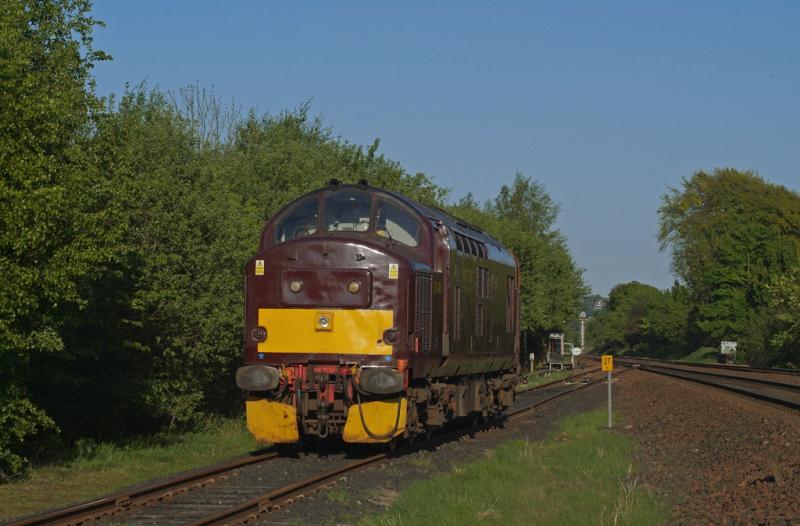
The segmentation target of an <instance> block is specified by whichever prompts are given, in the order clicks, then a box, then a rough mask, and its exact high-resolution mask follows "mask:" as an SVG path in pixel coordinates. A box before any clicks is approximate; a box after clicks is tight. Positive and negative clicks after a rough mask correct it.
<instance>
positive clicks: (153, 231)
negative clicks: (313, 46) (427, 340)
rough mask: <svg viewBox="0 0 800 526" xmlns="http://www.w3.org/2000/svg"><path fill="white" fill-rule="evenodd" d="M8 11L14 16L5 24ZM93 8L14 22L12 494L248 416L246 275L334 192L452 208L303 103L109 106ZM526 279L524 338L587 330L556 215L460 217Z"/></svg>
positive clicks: (213, 100) (8, 29) (7, 289)
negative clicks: (118, 451)
mask: <svg viewBox="0 0 800 526" xmlns="http://www.w3.org/2000/svg"><path fill="white" fill-rule="evenodd" d="M6 6H7V7H6ZM89 8H90V4H89V1H88V0H39V1H33V0H9V1H6V2H5V4H4V8H3V9H2V10H0V22H2V23H1V24H0V45H1V46H2V48H0V68H2V71H3V74H2V75H1V76H0V174H2V182H1V183H0V184H2V186H0V271H2V273H3V277H4V286H3V288H2V289H0V408H1V409H0V424H2V428H0V476H12V475H14V474H17V473H19V471H20V469H22V467H23V466H24V463H25V460H24V457H25V456H26V455H30V453H31V452H32V451H34V450H36V449H37V444H38V448H39V449H41V448H43V447H44V446H45V443H44V442H39V443H37V442H35V441H34V439H36V438H37V436H36V435H37V434H41V432H42V431H48V434H46V436H45V437H44V438H42V440H44V439H49V440H51V443H50V444H52V440H53V436H54V433H53V432H54V431H57V430H59V429H60V430H61V436H62V437H68V438H64V440H70V441H72V442H75V441H76V440H79V441H80V442H79V444H81V445H82V447H83V449H84V450H85V451H90V450H91V449H92V448H93V447H94V446H93V444H96V443H97V442H100V441H104V440H109V439H124V438H125V437H128V436H131V435H133V434H141V433H145V432H148V431H152V432H156V431H158V430H160V429H162V428H164V427H167V428H173V427H177V428H193V427H196V426H197V425H199V424H200V423H201V422H203V421H204V420H205V418H206V416H207V415H209V414H226V413H233V412H238V411H240V407H239V406H240V393H239V392H238V390H237V389H236V388H235V382H234V379H233V374H234V371H235V369H236V365H237V364H238V362H239V361H240V359H241V332H242V315H241V313H242V304H243V300H244V298H243V290H242V275H243V268H244V265H245V263H246V261H247V260H248V259H249V258H250V257H251V256H252V254H253V253H254V251H255V249H256V247H257V245H258V239H259V235H260V232H261V229H262V227H263V225H264V223H265V221H266V220H267V219H268V218H269V217H270V216H272V215H273V214H275V213H276V212H277V211H278V210H279V209H280V208H281V207H283V206H284V205H286V204H287V203H289V202H290V201H292V200H293V199H295V198H297V197H299V196H300V195H302V194H304V193H306V192H308V191H309V190H312V189H316V188H319V187H320V186H324V185H325V184H327V181H328V180H329V179H331V178H337V179H339V180H341V181H343V182H357V181H358V180H359V179H362V178H365V179H367V180H369V181H370V183H371V184H373V185H375V186H380V187H384V188H387V189H390V190H394V191H397V192H401V193H403V194H406V195H409V196H410V197H413V198H415V199H417V200H419V201H421V202H423V203H425V204H427V205H430V206H434V207H443V206H444V202H445V199H446V197H447V190H446V189H444V188H442V187H440V186H438V185H437V184H435V183H434V182H433V181H432V180H431V179H430V178H429V177H427V176H426V175H424V174H420V173H416V174H410V173H408V172H406V171H405V169H404V168H403V167H402V166H401V165H400V164H399V163H397V162H395V161H392V160H389V159H386V158H385V157H384V156H383V155H382V154H380V153H379V152H378V148H379V146H380V144H379V141H377V140H376V141H375V142H374V143H373V144H371V145H370V146H369V147H361V146H358V145H354V144H350V143H348V142H346V141H344V140H342V139H340V138H338V137H335V136H334V135H333V134H332V132H331V131H330V129H328V128H326V127H325V126H324V125H323V123H322V120H321V119H319V118H313V117H311V116H310V114H309V112H310V108H309V105H308V104H303V105H301V106H300V107H299V108H296V109H295V110H293V111H284V112H282V113H279V114H277V115H269V114H266V115H258V114H256V113H255V112H253V111H251V112H250V113H248V114H246V115H244V116H242V114H241V113H240V112H239V111H238V109H237V108H236V107H233V106H226V105H224V104H222V103H221V101H220V100H219V99H218V98H217V97H215V96H214V95H213V92H208V91H206V90H203V89H201V88H200V87H199V86H197V85H193V86H189V87H187V88H185V89H182V90H179V92H178V93H175V94H173V93H163V92H161V91H159V90H147V89H146V88H145V87H143V86H138V87H133V88H131V87H128V88H126V91H125V92H124V93H123V94H122V95H121V96H120V97H119V98H113V97H112V98H111V99H109V100H98V99H97V98H96V97H95V95H94V93H93V81H92V78H91V75H90V73H91V68H92V65H93V64H94V63H95V62H96V61H98V60H103V59H106V58H108V57H106V56H105V55H104V54H103V53H101V52H97V51H94V50H93V49H92V45H91V44H92V39H91V36H92V29H93V27H94V26H95V25H97V22H96V21H95V20H93V19H92V18H91V17H89V16H88V12H89ZM454 208H455V209H456V212H457V213H460V212H464V213H465V214H466V217H467V219H470V218H474V220H475V222H476V223H480V224H482V225H484V226H485V227H486V228H487V229H488V230H489V231H490V232H493V233H494V234H495V235H497V236H498V237H499V238H500V239H501V240H503V241H504V242H505V243H506V244H508V245H509V246H510V247H511V248H512V249H514V250H515V252H516V253H517V255H518V256H519V258H520V261H521V263H522V266H523V275H522V287H523V294H524V299H523V320H524V325H525V327H526V328H528V329H530V330H537V331H542V330H546V329H547V328H550V327H555V326H558V325H560V324H561V323H563V320H565V319H567V318H571V317H574V315H575V312H576V308H577V305H578V304H579V301H580V297H581V296H582V291H583V283H582V280H581V271H580V270H579V269H577V268H576V267H575V265H574V262H573V261H572V258H571V257H570V255H569V253H568V251H567V249H566V244H565V242H564V239H563V237H562V236H561V234H559V233H558V232H557V231H555V230H554V229H553V222H554V220H555V217H556V214H557V212H558V207H557V206H556V205H555V204H554V203H553V202H552V201H551V200H550V198H549V196H547V194H546V192H545V191H544V189H543V188H542V187H541V186H540V185H538V184H537V183H535V182H533V181H532V180H530V179H527V178H523V177H521V176H518V177H517V179H516V180H515V182H514V184H513V185H512V186H510V187H503V188H502V189H501V191H500V194H499V195H498V197H497V198H496V199H495V200H493V201H491V202H489V203H487V204H486V205H485V206H484V207H480V206H478V205H477V204H475V203H474V202H472V201H471V200H470V199H466V200H464V201H462V202H461V203H460V204H459V205H458V206H456V207H454Z"/></svg>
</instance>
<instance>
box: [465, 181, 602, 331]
mask: <svg viewBox="0 0 800 526" xmlns="http://www.w3.org/2000/svg"><path fill="white" fill-rule="evenodd" d="M450 211H451V212H452V213H453V214H454V215H456V216H458V217H461V218H463V219H466V220H467V221H470V222H472V223H474V224H476V225H478V226H480V227H482V228H484V229H485V230H486V231H488V232H489V233H491V234H492V235H493V236H495V237H496V238H497V239H499V240H500V241H501V242H502V243H503V244H504V245H505V246H506V247H508V248H509V249H511V251H512V252H513V253H514V255H515V256H516V257H517V260H518V261H519V264H520V267H521V276H520V288H521V302H520V303H521V309H520V319H521V325H522V329H523V330H526V331H530V332H532V333H534V334H537V335H542V334H544V333H546V332H548V331H551V330H555V329H562V328H563V327H564V326H565V325H566V323H567V322H568V321H569V320H572V319H574V318H575V317H576V316H577V314H578V312H579V310H580V305H581V302H582V299H583V296H584V295H585V294H586V291H587V289H586V286H585V284H584V282H583V270H582V269H580V268H578V267H577V265H576V264H575V261H574V260H573V259H572V256H571V255H570V253H569V250H568V249H567V244H566V239H565V238H564V236H563V235H562V234H561V233H560V232H558V231H557V230H555V229H554V222H555V219H556V217H557V215H558V205H556V204H555V203H553V201H552V199H551V198H550V196H549V195H548V194H547V192H546V191H545V189H544V187H543V186H541V185H540V184H539V183H537V182H535V181H533V180H532V179H530V178H528V177H524V176H523V175H521V174H517V176H516V178H515V179H514V183H513V184H512V185H511V186H506V185H504V186H503V187H502V188H501V189H500V193H499V195H498V196H497V197H496V198H495V199H494V200H491V201H488V202H487V203H485V204H484V205H483V206H481V205H479V204H478V203H477V202H476V201H475V200H474V198H473V197H472V195H471V194H470V195H467V196H466V197H465V198H463V199H461V200H460V201H459V202H457V203H456V204H455V205H454V206H452V207H450Z"/></svg>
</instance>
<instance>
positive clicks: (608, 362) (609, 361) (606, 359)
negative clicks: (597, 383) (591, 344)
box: [600, 354, 614, 429]
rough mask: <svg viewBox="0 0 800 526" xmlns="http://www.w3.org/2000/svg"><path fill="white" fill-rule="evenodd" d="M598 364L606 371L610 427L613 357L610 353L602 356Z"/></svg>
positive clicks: (609, 424)
mask: <svg viewBox="0 0 800 526" xmlns="http://www.w3.org/2000/svg"><path fill="white" fill-rule="evenodd" d="M602 360H603V361H602V362H601V363H600V366H601V368H602V371H603V372H604V373H608V428H609V429H611V371H613V370H614V357H613V356H611V355H610V354H604V355H603V356H602Z"/></svg>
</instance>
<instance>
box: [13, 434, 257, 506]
mask: <svg viewBox="0 0 800 526" xmlns="http://www.w3.org/2000/svg"><path fill="white" fill-rule="evenodd" d="M259 447H261V446H260V445H259V444H258V443H257V442H256V441H255V440H254V439H253V438H252V437H251V435H250V434H249V433H248V432H247V430H246V429H245V426H244V420H243V419H231V420H220V421H214V422H210V423H209V424H208V425H207V426H206V429H204V430H203V431H199V432H192V433H180V434H178V433H170V434H162V435H159V436H155V437H149V438H143V439H139V440H135V441H132V442H131V443H128V444H126V445H124V446H119V445H115V444H108V443H101V444H98V445H96V446H93V447H89V448H84V449H85V451H84V453H83V454H81V455H79V456H78V457H76V458H73V459H71V460H68V461H64V462H60V463H57V464H50V465H43V466H38V467H34V468H31V469H30V470H29V472H28V474H27V476H26V477H25V478H23V479H22V480H18V481H15V482H10V483H7V484H4V485H0V520H3V519H8V518H10V517H13V516H17V515H22V514H27V513H33V512H35V511H38V510H41V509H45V508H51V507H55V506H62V505H65V504H69V503H72V502H75V501H81V500H86V499H90V498H92V497H95V496H97V495H101V494H104V493H108V492H111V491H114V490H115V489H119V488H123V487H125V486H128V485H131V484H136V483H139V482H143V481H146V480H149V479H152V478H157V477H162V476H166V475H169V474H172V473H176V472H180V471H185V470H188V469H192V468H196V467H200V466H205V465H208V464H213V463H215V462H219V461H222V460H224V459H227V458H230V457H234V456H238V455H241V454H244V453H246V452H248V451H252V450H254V449H258V448H259Z"/></svg>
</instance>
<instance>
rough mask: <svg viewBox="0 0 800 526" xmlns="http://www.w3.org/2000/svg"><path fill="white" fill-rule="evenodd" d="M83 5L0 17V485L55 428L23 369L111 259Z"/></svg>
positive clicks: (10, 6)
mask: <svg viewBox="0 0 800 526" xmlns="http://www.w3.org/2000/svg"><path fill="white" fill-rule="evenodd" d="M88 11H89V2H87V1H82V0H75V1H69V0H63V1H56V0H38V1H32V0H31V1H6V2H3V8H2V9H0V71H2V75H0V273H2V275H3V287H2V288H0V407H2V408H3V409H2V417H0V418H1V419H2V424H3V425H2V432H1V433H0V476H2V475H3V474H6V475H9V474H13V473H15V472H16V471H18V469H19V468H20V466H21V462H22V460H21V457H20V456H19V455H18V454H17V453H15V452H14V451H16V452H19V451H20V450H23V449H25V443H26V441H27V440H28V439H29V438H30V437H31V436H32V435H34V434H35V433H36V432H38V431H40V430H42V429H45V428H52V421H51V420H50V419H49V418H48V417H47V416H46V415H45V413H44V412H43V411H42V410H41V409H40V408H39V407H38V406H39V405H40V404H38V402H34V401H32V400H31V398H30V393H29V389H28V382H29V380H30V379H31V377H33V376H36V375H38V374H39V371H37V370H36V369H35V367H32V365H31V361H32V360H35V359H37V357H39V356H43V355H50V356H52V355H54V354H58V353H61V352H63V350H64V333H65V331H68V330H69V326H70V324H71V323H72V321H73V320H74V319H75V318H78V317H80V316H81V315H82V314H81V312H82V310H83V309H84V308H85V307H86V304H87V295H86V285H87V283H88V282H91V281H92V280H93V279H94V278H95V276H96V273H97V271H98V269H102V268H103V267H104V265H105V264H106V263H107V262H108V261H109V260H110V259H111V257H112V256H111V254H110V252H109V251H108V250H107V244H106V240H107V239H108V237H109V235H110V233H111V232H110V231H112V230H113V229H109V226H108V223H107V219H108V216H107V213H106V210H105V207H104V197H105V195H104V190H103V188H102V185H98V184H97V182H96V180H94V179H93V171H92V165H91V162H90V158H89V156H88V155H87V148H86V141H87V140H88V138H89V136H90V132H91V113H92V111H93V110H95V109H96V108H97V101H96V99H95V97H94V95H93V93H92V90H91V77H90V70H91V68H92V65H93V63H94V62H95V61H96V60H101V59H104V58H106V57H105V56H104V55H103V54H102V53H99V52H95V51H94V50H93V49H92V46H91V44H92V28H93V26H94V25H95V23H96V22H95V21H94V20H93V19H92V18H91V17H89V16H88V14H87V13H88Z"/></svg>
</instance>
